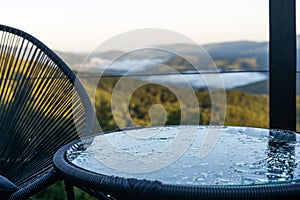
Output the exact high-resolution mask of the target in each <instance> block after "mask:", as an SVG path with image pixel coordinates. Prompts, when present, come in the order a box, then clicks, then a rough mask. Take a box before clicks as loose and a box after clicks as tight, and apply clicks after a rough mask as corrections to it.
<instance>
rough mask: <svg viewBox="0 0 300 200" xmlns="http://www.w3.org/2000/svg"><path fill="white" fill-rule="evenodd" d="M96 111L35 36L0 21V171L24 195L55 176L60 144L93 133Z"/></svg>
mask: <svg viewBox="0 0 300 200" xmlns="http://www.w3.org/2000/svg"><path fill="white" fill-rule="evenodd" d="M93 125H94V114H93V109H92V106H91V103H90V100H89V98H88V96H87V94H86V92H85V90H84V88H83V86H82V85H81V83H80V82H79V81H76V75H75V74H74V73H73V72H72V71H71V70H70V69H69V67H68V66H67V65H66V64H65V63H64V62H63V61H62V60H61V59H60V58H59V57H58V56H57V55H56V54H55V53H53V51H51V50H50V49H49V48H47V47H46V46H45V45H44V44H42V43H41V42H40V41H39V40H37V39H36V38H34V37H33V36H31V35H29V34H27V33H25V32H23V31H20V30H17V29H15V28H11V27H7V26H4V25H0V175H2V176H4V177H6V178H7V179H8V180H10V181H11V182H13V183H14V184H15V185H16V186H18V188H19V190H18V191H16V192H15V193H13V194H12V195H10V196H9V198H8V199H26V198H28V197H30V196H32V195H34V194H36V193H37V192H38V191H40V190H42V189H44V188H46V187H47V186H49V185H51V184H53V183H54V182H55V181H56V180H59V176H58V175H57V174H56V172H55V170H54V169H53V168H52V158H53V155H54V153H55V152H56V151H57V149H59V147H61V146H62V145H64V144H66V143H69V142H70V141H72V140H74V139H78V138H79V137H80V136H84V135H87V134H89V133H91V132H92V129H93Z"/></svg>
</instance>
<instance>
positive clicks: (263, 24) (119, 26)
mask: <svg viewBox="0 0 300 200" xmlns="http://www.w3.org/2000/svg"><path fill="white" fill-rule="evenodd" d="M268 1H269V0H185V1H182V0H180V1H179V0H151V1H142V0H123V1H122V0H106V1H103V0H85V1H82V0H81V1H79V0H73V1H71V0H51V1H37V0H26V1H21V0H18V1H17V0H9V1H4V2H2V3H1V12H0V24H4V25H8V26H12V27H15V28H18V29H21V30H23V31H25V32H28V33H30V34H31V35H33V36H35V37H36V38H38V39H39V40H41V41H42V42H43V43H45V44H46V45H47V46H48V47H50V48H51V49H55V50H61V51H69V52H91V51H93V50H94V49H95V48H97V46H99V45H101V44H102V43H103V42H105V41H107V40H109V39H110V38H112V37H113V36H115V35H118V34H121V33H123V32H126V31H131V30H135V29H141V28H159V29H167V30H171V31H175V32H178V33H180V34H183V35H185V36H186V37H188V38H190V39H191V40H193V41H195V42H197V43H198V44H200V45H203V44H207V43H214V42H223V41H235V40H254V41H266V40H268V34H269V31H268V23H269V21H268V15H269V13H268V6H269V4H268ZM298 7H299V6H298ZM298 7H297V9H296V10H299V12H300V9H298ZM298 18H299V17H298V16H297V19H298ZM298 21H299V20H298ZM297 29H298V30H299V31H300V26H299V23H297Z"/></svg>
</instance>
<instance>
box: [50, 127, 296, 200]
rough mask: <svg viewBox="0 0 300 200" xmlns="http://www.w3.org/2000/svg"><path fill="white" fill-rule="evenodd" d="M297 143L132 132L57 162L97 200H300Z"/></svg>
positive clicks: (240, 135)
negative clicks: (203, 199) (103, 199)
mask: <svg viewBox="0 0 300 200" xmlns="http://www.w3.org/2000/svg"><path fill="white" fill-rule="evenodd" d="M299 137H300V136H299V135H297V133H295V132H291V131H284V130H275V129H260V128H250V127H208V126H170V127H146V128H132V129H125V130H117V131H114V132H110V133H107V134H99V135H96V136H93V137H89V138H83V139H81V140H78V141H75V142H73V143H71V144H69V145H67V146H65V147H63V148H62V149H60V151H58V152H57V154H56V155H55V158H54V164H55V166H56V168H57V170H58V171H60V172H61V173H63V174H64V177H65V179H66V180H69V181H72V182H74V184H75V185H76V186H79V187H81V188H83V189H85V190H86V191H88V192H89V193H91V194H93V195H94V196H96V197H98V198H100V199H101V198H108V199H199V198H206V199H262V198H263V199H284V198H289V199H297V198H299V197H300V184H299V181H300V174H299V173H300V166H299V164H298V162H299V160H300V138H299Z"/></svg>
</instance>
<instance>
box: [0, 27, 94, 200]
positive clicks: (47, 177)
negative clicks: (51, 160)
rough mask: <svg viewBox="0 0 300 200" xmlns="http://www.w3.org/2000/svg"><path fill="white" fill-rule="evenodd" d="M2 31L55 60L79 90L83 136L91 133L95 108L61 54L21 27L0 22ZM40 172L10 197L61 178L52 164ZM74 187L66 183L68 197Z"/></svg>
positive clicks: (26, 194)
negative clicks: (82, 115)
mask: <svg viewBox="0 0 300 200" xmlns="http://www.w3.org/2000/svg"><path fill="white" fill-rule="evenodd" d="M0 31H2V32H6V33H9V34H13V35H16V36H19V37H21V38H22V39H24V40H27V41H28V42H30V43H32V44H33V45H34V46H35V47H36V48H38V49H39V50H41V51H42V52H43V53H44V54H45V55H46V56H48V58H50V59H51V60H52V61H53V63H55V64H56V65H57V66H58V67H59V68H60V70H61V71H62V72H63V73H64V74H65V75H66V77H67V78H68V79H69V80H70V81H71V83H72V84H73V87H75V88H76V91H77V92H78V94H79V96H80V99H81V101H82V103H83V106H84V109H85V116H84V117H85V119H86V123H85V127H84V131H83V135H81V136H86V135H89V134H91V133H92V132H93V128H94V121H95V114H94V109H93V106H92V104H91V101H90V98H89V96H88V94H87V92H86V90H85V89H84V87H83V85H82V84H81V82H80V81H79V79H78V78H77V76H76V75H75V74H74V72H73V71H72V70H71V69H70V68H69V67H68V66H67V65H66V64H65V63H64V62H63V61H62V59H61V58H60V57H59V56H57V55H56V54H55V53H54V52H53V51H52V50H50V49H49V48H48V47H47V46H46V45H44V44H43V43H42V42H41V41H39V40H38V39H36V38H35V37H33V36H32V35H30V34H28V33H26V32H24V31H21V30H19V29H16V28H12V27H9V26H5V25H1V24H0ZM63 145H64V144H61V146H63ZM40 172H41V174H44V175H43V176H42V177H41V178H39V179H37V180H35V181H34V182H32V183H30V184H28V185H26V186H25V187H22V188H20V189H19V190H18V191H16V192H15V193H13V194H12V195H10V196H9V197H8V199H9V200H16V199H26V198H29V197H31V196H33V195H35V194H37V193H38V192H39V191H41V190H43V189H45V188H47V187H48V186H50V185H52V184H54V183H55V182H56V181H58V180H61V178H60V177H59V175H58V174H57V172H56V171H55V170H54V168H53V167H52V166H48V172H47V173H46V174H45V170H40ZM72 188H73V187H72V186H71V185H70V184H66V189H68V191H67V194H68V199H74V194H73V193H72V190H73V189H72Z"/></svg>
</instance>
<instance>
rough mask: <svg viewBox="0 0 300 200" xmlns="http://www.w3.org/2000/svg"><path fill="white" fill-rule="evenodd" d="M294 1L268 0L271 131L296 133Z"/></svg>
mask: <svg viewBox="0 0 300 200" xmlns="http://www.w3.org/2000/svg"><path fill="white" fill-rule="evenodd" d="M295 4H296V2H295V0H269V6H270V13H269V19H270V55H269V58H270V127H271V128H280V129H288V130H295V129H296V11H295Z"/></svg>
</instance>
